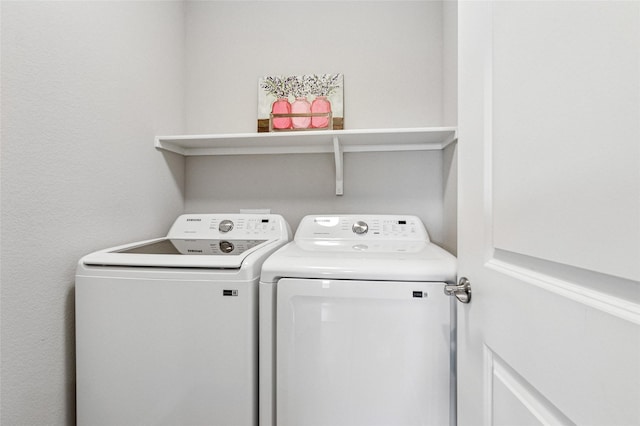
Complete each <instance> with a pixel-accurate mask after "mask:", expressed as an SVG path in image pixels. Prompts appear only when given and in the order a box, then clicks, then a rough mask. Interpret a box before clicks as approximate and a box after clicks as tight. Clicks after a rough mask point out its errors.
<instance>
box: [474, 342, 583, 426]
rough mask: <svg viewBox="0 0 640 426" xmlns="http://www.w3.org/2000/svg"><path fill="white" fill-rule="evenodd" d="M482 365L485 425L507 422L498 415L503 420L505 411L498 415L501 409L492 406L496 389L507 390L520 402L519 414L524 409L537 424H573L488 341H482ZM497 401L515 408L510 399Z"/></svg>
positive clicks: (498, 390)
mask: <svg viewBox="0 0 640 426" xmlns="http://www.w3.org/2000/svg"><path fill="white" fill-rule="evenodd" d="M484 369H485V370H484V374H485V382H484V383H485V389H484V412H485V418H484V424H485V425H494V424H506V423H505V422H504V421H502V422H501V421H500V420H499V418H502V419H503V420H504V417H507V418H508V417H509V416H508V414H507V415H502V416H501V414H503V413H498V412H496V410H495V406H496V404H494V401H495V398H496V395H498V392H502V393H503V394H505V393H506V394H507V395H508V396H510V397H511V399H512V400H514V401H517V402H519V404H520V407H519V408H520V410H519V411H520V413H519V415H520V416H522V414H523V413H522V412H523V411H525V410H526V412H527V413H528V414H530V416H531V418H534V419H536V420H537V421H539V422H540V424H547V425H549V424H553V425H574V424H575V423H573V422H572V421H571V420H570V419H569V418H567V417H566V416H565V415H564V414H562V412H561V411H560V410H558V408H557V407H555V406H554V405H553V404H552V403H551V402H550V401H549V400H548V399H546V398H545V397H544V396H543V395H542V394H541V393H540V392H538V391H537V390H536V389H535V388H534V387H533V386H532V385H531V384H530V383H529V382H527V380H526V379H525V378H524V377H522V376H521V375H519V374H518V373H517V372H516V371H515V370H514V369H513V368H511V367H510V366H509V365H508V364H507V363H506V362H505V361H504V360H503V359H502V358H500V356H498V355H497V354H496V353H495V352H494V351H493V350H492V349H491V348H490V347H489V346H487V345H484ZM503 398H504V397H503ZM498 405H500V406H503V407H504V406H508V407H509V409H510V410H513V409H514V408H516V407H514V405H513V404H512V403H510V404H498Z"/></svg>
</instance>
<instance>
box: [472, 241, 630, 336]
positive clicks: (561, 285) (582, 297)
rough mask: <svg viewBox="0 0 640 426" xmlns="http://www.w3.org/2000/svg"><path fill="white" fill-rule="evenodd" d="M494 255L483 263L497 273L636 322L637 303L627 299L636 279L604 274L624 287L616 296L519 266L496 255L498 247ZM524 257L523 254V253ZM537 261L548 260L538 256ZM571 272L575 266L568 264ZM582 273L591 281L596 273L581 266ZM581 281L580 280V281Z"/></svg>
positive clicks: (609, 281) (613, 283)
mask: <svg viewBox="0 0 640 426" xmlns="http://www.w3.org/2000/svg"><path fill="white" fill-rule="evenodd" d="M495 254H496V256H494V258H492V259H490V260H489V261H488V262H487V263H486V264H485V266H486V267H487V268H490V269H492V270H494V271H496V272H498V273H501V274H504V275H508V276H510V277H513V278H515V279H517V280H519V281H522V282H525V283H528V284H531V285H534V286H536V287H540V288H542V289H545V290H547V291H550V292H552V293H555V294H557V295H559V296H562V297H565V298H567V299H570V300H572V301H575V302H578V303H581V304H583V305H586V306H589V307H591V308H594V309H597V310H600V311H603V312H606V313H608V314H610V315H613V316H615V317H618V318H620V319H623V320H626V321H629V322H632V323H634V324H638V325H640V304H639V303H636V302H633V301H631V300H629V297H634V298H636V299H637V298H638V297H639V296H640V295H639V294H638V293H639V292H638V287H637V285H638V284H637V283H636V282H633V281H630V280H623V279H620V278H616V277H607V278H609V279H608V280H606V282H605V285H615V286H617V287H618V289H619V288H620V287H627V288H628V289H627V291H626V293H628V295H626V297H625V298H621V297H617V296H614V295H611V294H607V293H604V292H602V291H598V290H594V289H591V288H587V287H585V286H584V285H582V284H576V283H574V282H571V281H568V280H565V279H562V278H559V277H558V276H557V275H556V276H554V275H549V274H546V273H543V272H537V271H534V270H532V269H530V268H528V267H525V266H520V265H518V264H516V263H514V261H513V260H512V259H510V260H505V259H500V257H507V256H505V253H504V252H502V251H501V250H496V253H495ZM523 257H525V256H523ZM539 263H543V264H544V263H550V262H546V261H545V260H542V261H541V262H539ZM571 269H572V270H573V271H572V272H574V273H575V268H571ZM582 272H583V276H585V277H587V279H588V277H591V278H592V279H593V280H594V281H595V280H596V279H597V278H598V277H599V276H600V274H597V273H594V272H592V271H586V270H583V271H582ZM582 282H583V283H584V281H582Z"/></svg>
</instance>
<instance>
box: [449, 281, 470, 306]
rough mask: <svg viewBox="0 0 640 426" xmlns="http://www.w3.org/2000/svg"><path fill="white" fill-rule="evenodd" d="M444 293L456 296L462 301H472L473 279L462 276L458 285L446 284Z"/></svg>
mask: <svg viewBox="0 0 640 426" xmlns="http://www.w3.org/2000/svg"><path fill="white" fill-rule="evenodd" d="M444 294H446V295H447V296H456V299H458V300H459V301H460V302H462V303H469V302H471V281H469V279H468V278H467V277H462V278H460V281H458V285H451V284H447V285H445V286H444Z"/></svg>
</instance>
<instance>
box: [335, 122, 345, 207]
mask: <svg viewBox="0 0 640 426" xmlns="http://www.w3.org/2000/svg"><path fill="white" fill-rule="evenodd" d="M333 154H334V156H335V159H336V195H343V194H344V175H343V162H342V147H341V146H340V140H339V139H338V136H337V135H333Z"/></svg>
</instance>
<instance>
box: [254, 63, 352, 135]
mask: <svg viewBox="0 0 640 426" xmlns="http://www.w3.org/2000/svg"><path fill="white" fill-rule="evenodd" d="M342 129H344V76H343V75H342V74H309V75H292V76H265V77H261V78H260V79H259V80H258V132H295V131H308V130H342Z"/></svg>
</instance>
